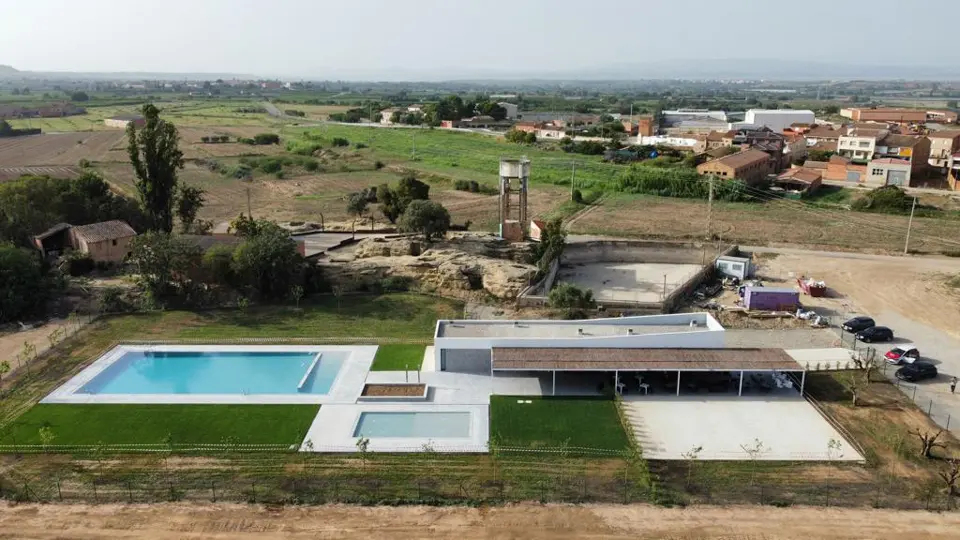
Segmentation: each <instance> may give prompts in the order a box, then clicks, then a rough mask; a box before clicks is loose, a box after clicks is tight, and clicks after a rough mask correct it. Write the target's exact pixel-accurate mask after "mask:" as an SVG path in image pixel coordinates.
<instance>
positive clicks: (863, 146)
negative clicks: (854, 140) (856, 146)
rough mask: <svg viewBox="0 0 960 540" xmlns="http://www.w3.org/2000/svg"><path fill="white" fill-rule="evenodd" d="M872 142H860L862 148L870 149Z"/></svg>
mask: <svg viewBox="0 0 960 540" xmlns="http://www.w3.org/2000/svg"><path fill="white" fill-rule="evenodd" d="M869 147H870V141H860V148H869Z"/></svg>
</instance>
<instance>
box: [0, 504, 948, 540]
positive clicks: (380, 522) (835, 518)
mask: <svg viewBox="0 0 960 540" xmlns="http://www.w3.org/2000/svg"><path fill="white" fill-rule="evenodd" d="M957 530H960V514H957V513H950V514H935V513H929V512H898V511H891V510H841V509H821V508H803V507H799V508H772V507H759V506H757V507H731V508H715V507H693V508H686V509H663V508H657V507H650V506H640V505H636V506H591V505H588V506H559V505H556V506H555V505H547V506H542V505H516V506H506V507H495V508H463V507H450V508H430V507H417V506H409V507H396V508H391V507H356V506H326V507H313V508H310V507H285V508H264V507H257V506H246V505H185V504H156V505H133V506H116V505H103V506H85V505H76V506H58V505H43V506H38V505H9V506H6V507H4V508H3V509H2V510H0V531H2V532H0V538H16V539H18V540H53V539H64V538H71V539H78V540H80V539H100V538H115V539H120V538H130V539H132V538H151V539H153V540H167V539H170V540H172V539H234V538H258V539H264V540H270V539H280V538H284V539H297V538H303V539H306V538H310V539H315V538H358V539H359V538H362V539H367V538H378V539H397V540H401V539H402V540H408V539H414V538H429V539H431V540H439V539H443V538H453V539H458V540H459V539H464V538H490V539H507V538H525V539H530V540H534V539H544V540H546V539H551V540H555V539H563V538H611V539H615V538H623V539H628V538H629V539H653V538H658V539H661V538H670V539H677V540H682V539H689V540H693V539H721V538H723V539H731V540H732V539H734V538H736V539H743V540H747V539H757V540H759V539H761V538H762V539H765V540H777V539H787V538H790V539H794V538H796V539H800V538H802V539H821V538H822V539H831V540H843V539H862V538H872V539H900V538H912V539H915V540H935V539H941V538H942V539H947V538H956V537H957Z"/></svg>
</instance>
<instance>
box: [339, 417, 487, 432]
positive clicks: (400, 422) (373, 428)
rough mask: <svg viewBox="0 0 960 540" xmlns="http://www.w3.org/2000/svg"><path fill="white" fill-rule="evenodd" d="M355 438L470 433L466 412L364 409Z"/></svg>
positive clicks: (468, 418)
mask: <svg viewBox="0 0 960 540" xmlns="http://www.w3.org/2000/svg"><path fill="white" fill-rule="evenodd" d="M353 436H354V437H421V438H423V437H436V438H466V437H469V436H470V413H468V412H364V413H360V420H359V421H358V422H357V427H356V429H355V430H354V432H353Z"/></svg>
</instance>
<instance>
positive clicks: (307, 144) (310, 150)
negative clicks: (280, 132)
mask: <svg viewBox="0 0 960 540" xmlns="http://www.w3.org/2000/svg"><path fill="white" fill-rule="evenodd" d="M286 148H287V152H290V153H291V154H297V155H298V156H312V155H313V154H314V152H316V151H317V150H320V149H321V148H323V145H322V144H320V143H319V142H317V141H287V147H286Z"/></svg>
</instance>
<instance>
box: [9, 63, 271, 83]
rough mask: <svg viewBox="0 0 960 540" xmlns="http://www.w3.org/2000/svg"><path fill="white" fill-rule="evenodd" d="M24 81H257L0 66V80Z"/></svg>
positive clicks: (237, 75) (248, 77)
mask: <svg viewBox="0 0 960 540" xmlns="http://www.w3.org/2000/svg"><path fill="white" fill-rule="evenodd" d="M11 77H16V78H25V79H67V80H92V81H144V80H146V81H184V80H188V81H213V80H216V79H224V80H230V79H242V80H252V79H258V78H259V77H257V76H255V75H247V74H242V73H150V72H139V71H132V72H115V73H94V72H91V73H83V72H74V71H20V70H18V69H14V68H13V67H12V66H7V65H4V64H0V78H11Z"/></svg>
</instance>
